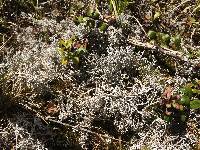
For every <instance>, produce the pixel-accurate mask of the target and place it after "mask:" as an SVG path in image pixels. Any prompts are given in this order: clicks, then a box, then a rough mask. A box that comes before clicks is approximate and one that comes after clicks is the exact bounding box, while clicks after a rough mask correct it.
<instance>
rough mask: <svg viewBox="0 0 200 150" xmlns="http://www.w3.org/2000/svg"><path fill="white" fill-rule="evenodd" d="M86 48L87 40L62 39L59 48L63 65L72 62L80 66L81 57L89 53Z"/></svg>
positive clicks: (75, 38)
mask: <svg viewBox="0 0 200 150" xmlns="http://www.w3.org/2000/svg"><path fill="white" fill-rule="evenodd" d="M86 47H87V40H84V41H81V40H79V39H78V38H77V37H75V36H72V37H71V38H69V39H67V40H65V39H61V40H60V41H59V48H58V52H59V54H60V56H61V63H62V64H63V65H66V64H68V63H69V61H70V60H72V61H73V63H75V64H78V63H79V58H80V56H81V55H82V54H84V53H86V52H87V50H86Z"/></svg>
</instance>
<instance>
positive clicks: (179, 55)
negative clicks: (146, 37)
mask: <svg viewBox="0 0 200 150" xmlns="http://www.w3.org/2000/svg"><path fill="white" fill-rule="evenodd" d="M128 42H129V43H130V44H133V45H136V46H141V47H144V48H147V49H150V50H153V51H158V52H160V53H162V54H165V55H167V56H170V57H173V58H175V59H178V60H180V61H182V62H187V63H189V64H191V65H194V66H197V65H198V63H200V59H193V60H189V59H188V58H187V57H186V56H185V55H184V54H183V53H182V52H179V51H174V50H172V49H169V48H166V47H160V46H157V45H152V44H150V43H143V42H140V41H138V40H136V39H134V38H129V39H128Z"/></svg>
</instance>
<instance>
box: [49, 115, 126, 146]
mask: <svg viewBox="0 0 200 150" xmlns="http://www.w3.org/2000/svg"><path fill="white" fill-rule="evenodd" d="M47 121H49V122H53V123H57V124H60V125H63V126H65V127H70V128H73V129H74V130H76V131H83V132H87V133H90V134H93V135H96V136H98V137H100V138H102V137H103V138H108V139H111V140H115V141H118V142H120V143H126V144H129V142H126V141H123V140H121V139H116V138H114V137H111V136H108V135H105V134H99V133H96V132H93V131H91V130H88V129H85V128H84V127H81V126H80V125H78V126H73V125H70V124H67V123H63V122H61V121H56V120H53V119H50V118H47Z"/></svg>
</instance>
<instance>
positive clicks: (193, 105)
mask: <svg viewBox="0 0 200 150" xmlns="http://www.w3.org/2000/svg"><path fill="white" fill-rule="evenodd" d="M199 98H200V81H195V82H194V83H188V84H187V85H185V86H183V87H182V88H180V90H179V92H178V93H177V94H174V95H172V89H171V87H167V88H166V90H165V91H164V93H163V95H162V99H161V103H160V106H161V107H160V108H161V109H162V113H163V114H162V116H163V119H164V120H166V121H167V122H171V121H176V122H186V121H187V119H188V117H189V110H190V109H198V108H200V99H199Z"/></svg>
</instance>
